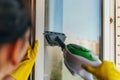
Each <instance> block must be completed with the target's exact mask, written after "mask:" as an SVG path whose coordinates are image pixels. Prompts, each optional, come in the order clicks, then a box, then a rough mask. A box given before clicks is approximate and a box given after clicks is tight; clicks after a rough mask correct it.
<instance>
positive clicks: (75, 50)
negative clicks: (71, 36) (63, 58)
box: [67, 44, 95, 61]
mask: <svg viewBox="0 0 120 80" xmlns="http://www.w3.org/2000/svg"><path fill="white" fill-rule="evenodd" d="M67 49H68V50H69V51H70V52H71V53H72V54H75V55H78V56H82V57H84V58H86V59H88V60H90V61H95V60H94V59H93V58H92V57H91V51H89V50H88V49H86V48H84V47H82V46H78V45H73V44H68V45H67Z"/></svg>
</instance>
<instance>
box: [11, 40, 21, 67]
mask: <svg viewBox="0 0 120 80" xmlns="http://www.w3.org/2000/svg"><path fill="white" fill-rule="evenodd" d="M22 45H23V41H22V40H21V39H18V40H17V41H16V42H14V43H13V45H12V50H11V62H12V64H13V65H17V64H18V63H19V62H20V52H21V48H22Z"/></svg>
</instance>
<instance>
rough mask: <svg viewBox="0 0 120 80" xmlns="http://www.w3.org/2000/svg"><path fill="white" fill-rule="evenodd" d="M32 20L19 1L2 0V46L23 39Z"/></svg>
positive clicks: (0, 36)
mask: <svg viewBox="0 0 120 80" xmlns="http://www.w3.org/2000/svg"><path fill="white" fill-rule="evenodd" d="M30 26H31V25H30V19H29V17H28V15H27V13H26V10H25V8H24V7H23V6H22V4H21V3H19V0H0V44H3V43H8V42H14V41H15V40H17V39H18V38H21V37H23V35H24V34H25V32H26V31H27V29H28V28H29V27H30Z"/></svg>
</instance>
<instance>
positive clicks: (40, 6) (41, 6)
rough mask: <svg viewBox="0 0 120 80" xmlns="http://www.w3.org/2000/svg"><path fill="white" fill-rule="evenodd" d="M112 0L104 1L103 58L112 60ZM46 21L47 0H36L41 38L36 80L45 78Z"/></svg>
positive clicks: (37, 25)
mask: <svg viewBox="0 0 120 80" xmlns="http://www.w3.org/2000/svg"><path fill="white" fill-rule="evenodd" d="M110 1H111V0H102V2H103V20H102V21H103V53H101V54H102V57H103V60H111V57H110V56H111V53H110V52H111V51H110V50H111V48H110V40H111V39H110V23H109V19H110V15H111V14H110ZM44 21H45V0H36V39H37V40H39V43H40V44H39V51H38V56H37V60H36V63H35V80H44V36H43V33H44Z"/></svg>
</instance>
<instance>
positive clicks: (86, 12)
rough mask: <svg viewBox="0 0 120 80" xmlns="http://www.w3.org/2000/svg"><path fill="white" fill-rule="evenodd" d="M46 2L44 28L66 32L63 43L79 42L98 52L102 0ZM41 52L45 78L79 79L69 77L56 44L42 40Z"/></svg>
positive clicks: (48, 79) (55, 79) (53, 79)
mask: <svg viewBox="0 0 120 80" xmlns="http://www.w3.org/2000/svg"><path fill="white" fill-rule="evenodd" d="M45 3H46V4H45V6H46V7H45V31H46V30H47V31H53V32H61V33H65V34H66V36H67V39H66V42H65V43H66V44H67V43H75V44H78V45H82V46H84V47H86V48H88V49H89V50H91V51H92V52H93V53H94V54H96V55H98V56H99V55H100V51H101V52H102V50H101V48H100V46H102V45H101V44H102V43H101V41H100V40H101V38H102V35H101V34H102V33H101V30H102V27H101V26H102V12H101V11H102V5H101V4H102V1H101V0H91V1H89V0H46V1H45ZM91 46H92V47H91ZM44 51H45V53H44V80H80V79H81V77H74V76H72V75H71V73H70V72H69V71H68V69H67V68H66V67H65V65H64V62H63V55H62V54H63V53H62V51H61V49H60V48H59V47H51V46H49V45H48V44H47V43H46V42H45V50H44ZM81 80H82V79H81Z"/></svg>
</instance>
